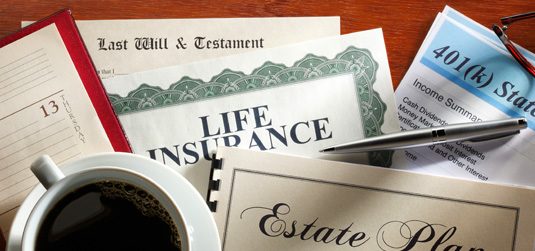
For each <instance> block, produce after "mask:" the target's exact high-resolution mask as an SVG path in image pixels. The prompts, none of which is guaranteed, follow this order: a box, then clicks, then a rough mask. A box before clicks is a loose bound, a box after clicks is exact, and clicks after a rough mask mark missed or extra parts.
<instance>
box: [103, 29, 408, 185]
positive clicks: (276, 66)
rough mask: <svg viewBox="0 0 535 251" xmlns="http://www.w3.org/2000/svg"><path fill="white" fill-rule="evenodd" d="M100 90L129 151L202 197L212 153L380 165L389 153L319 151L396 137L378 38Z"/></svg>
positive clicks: (172, 71)
mask: <svg viewBox="0 0 535 251" xmlns="http://www.w3.org/2000/svg"><path fill="white" fill-rule="evenodd" d="M104 85H105V87H106V89H107V91H108V93H111V94H110V100H111V101H112V104H113V106H114V109H115V111H116V113H117V114H118V116H119V120H120V121H121V123H122V125H123V127H124V130H125V132H126V135H127V137H128V138H129V141H130V143H131V145H132V149H133V152H134V153H137V154H141V155H145V156H147V157H150V158H152V159H155V160H158V161H160V162H162V163H165V164H167V165H169V166H171V167H173V168H174V169H175V170H177V171H179V172H180V173H181V174H183V175H184V176H185V177H186V178H187V179H188V180H189V181H190V182H191V183H193V185H194V186H195V187H196V188H197V189H198V190H199V191H200V192H201V194H205V193H206V192H207V180H208V174H209V166H210V160H211V155H212V154H213V152H214V151H215V149H216V147H217V146H218V145H226V146H237V147H243V148H248V149H256V150H262V151H276V152H287V153H293V154H300V155H307V156H313V157H322V158H336V159H339V160H346V161H359V162H363V163H372V164H375V165H388V164H389V163H390V160H391V159H390V158H391V153H390V152H386V153H370V154H361V155H357V154H351V155H328V156H327V155H323V154H320V153H319V152H318V151H319V150H320V149H323V148H326V147H329V146H331V145H335V144H340V143H344V142H346V141H350V140H356V139H360V138H364V137H372V136H376V135H379V134H382V133H387V132H393V131H398V130H399V125H398V122H397V118H396V117H395V116H394V112H395V108H394V107H395V106H394V96H393V88H392V80H391V78H390V70H389V66H388V60H387V56H386V49H385V45H384V40H383V34H382V31H381V30H380V29H374V30H369V31H363V32H357V33H353V34H348V35H344V36H335V37H329V38H325V39H319V40H314V41H308V42H303V43H298V44H293V45H289V46H284V47H277V48H272V49H264V50H257V51H254V52H249V53H244V54H239V55H234V56H228V57H224V58H218V59H214V60H208V61H202V62H197V63H192V64H185V65H177V66H173V67H168V68H162V69H157V70H152V71H146V72H140V73H135V74H130V75H126V76H119V77H115V78H110V79H105V80H104ZM127 90H131V91H127Z"/></svg>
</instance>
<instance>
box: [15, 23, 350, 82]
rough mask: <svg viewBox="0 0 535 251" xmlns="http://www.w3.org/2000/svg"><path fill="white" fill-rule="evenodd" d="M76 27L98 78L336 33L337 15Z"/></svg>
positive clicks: (337, 32) (337, 25) (338, 24)
mask: <svg viewBox="0 0 535 251" xmlns="http://www.w3.org/2000/svg"><path fill="white" fill-rule="evenodd" d="M29 23H30V22H23V23H22V25H23V26H24V25H27V24H29ZM76 25H77V26H78V29H79V30H80V34H81V35H82V38H83V40H84V43H85V45H86V47H87V50H88V51H89V54H90V55H91V58H92V60H93V62H94V64H95V68H96V70H97V72H98V74H99V76H100V77H101V78H109V77H113V76H115V75H125V74H129V73H134V72H138V71H146V70H151V69H156V68H161V67H166V66H173V65H177V64H184V63H189V62H193V61H198V60H205V59H208V58H215V57H221V56H226V55H231V54H236V53H242V52H246V51H251V50H256V49H265V48H271V47H276V46H280V45H285V44H291V43H296V42H301V41H307V40H311V39H316V38H320V37H327V36H334V35H340V17H276V18H202V19H194V18H192V19H130V20H127V19H125V20H77V21H76Z"/></svg>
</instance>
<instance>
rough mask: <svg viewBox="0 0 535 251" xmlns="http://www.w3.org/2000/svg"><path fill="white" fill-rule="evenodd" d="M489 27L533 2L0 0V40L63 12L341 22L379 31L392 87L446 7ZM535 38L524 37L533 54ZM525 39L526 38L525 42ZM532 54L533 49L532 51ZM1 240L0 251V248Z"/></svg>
mask: <svg viewBox="0 0 535 251" xmlns="http://www.w3.org/2000/svg"><path fill="white" fill-rule="evenodd" d="M446 4H447V5H449V6H451V7H453V8H454V9H457V10H458V11H460V12H462V13H464V14H465V15H467V16H469V17H471V18H472V19H474V20H476V21H477V22H479V23H481V24H483V25H484V26H487V27H490V26H491V25H492V24H493V23H495V22H498V21H499V18H500V17H503V16H508V15H513V14H518V13H524V12H527V11H533V7H534V6H533V1H532V0H527V1H526V0H509V1H488V0H482V1H462V0H455V1H442V0H440V1H437V0H428V1H414V0H405V1H385V0H361V1H357V0H353V1H349V0H348V1H339V0H335V1H285V0H266V1H242V0H224V1H198V0H197V1H191V0H182V1H173V0H161V1H150V0H129V1H121V0H113V1H102V0H79V1H73V0H70V1H68V0H56V1H39V0H3V1H2V4H0V13H1V15H0V37H3V36H5V35H7V34H9V33H12V32H14V31H16V30H17V29H19V27H20V21H21V20H37V19H40V18H43V17H45V16H47V15H50V14H52V13H54V12H56V11H57V10H59V9H62V8H70V9H72V11H73V15H74V17H75V18H76V19H80V20H82V19H128V18H208V17H277V16H281V17H282V16H340V17H341V22H342V23H341V27H342V30H341V32H342V34H345V33H350V32H355V31H360V30H366V29H371V28H377V27H382V28H383V32H384V37H385V42H386V48H387V52H388V58H389V62H390V69H391V74H392V81H393V83H394V85H395V86H397V84H398V83H399V82H400V81H401V79H402V77H403V75H404V74H405V71H406V70H407V69H408V67H409V65H410V63H411V62H412V60H413V57H414V56H415V54H416V52H417V50H418V48H419V47H420V45H421V43H422V41H423V39H424V37H425V35H426V33H427V31H428V29H429V28H430V26H431V24H432V23H433V20H434V18H435V16H436V14H437V13H438V12H439V11H441V10H442V9H443V8H444V6H445V5H446ZM534 35H535V33H533V32H531V34H529V33H528V32H527V31H526V32H524V36H525V37H523V38H521V39H522V40H523V41H529V43H531V44H529V45H527V46H526V47H527V48H533V47H534V46H533V43H534V42H535V39H533V38H534ZM528 36H529V37H528ZM532 51H533V49H532ZM2 242H3V240H2V239H1V238H0V250H3V249H2V246H3V243H2Z"/></svg>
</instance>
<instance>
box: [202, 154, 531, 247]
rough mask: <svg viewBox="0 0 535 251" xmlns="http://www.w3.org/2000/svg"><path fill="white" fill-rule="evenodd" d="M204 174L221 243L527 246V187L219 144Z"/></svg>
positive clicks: (529, 212) (528, 207)
mask: <svg viewBox="0 0 535 251" xmlns="http://www.w3.org/2000/svg"><path fill="white" fill-rule="evenodd" d="M212 178H213V179H212V180H211V181H212V182H211V183H212V184H218V185H217V186H213V188H214V190H213V191H212V193H211V194H210V203H209V205H212V206H211V208H212V211H213V212H214V219H215V221H216V223H217V227H218V230H219V235H220V237H221V243H222V250H229V251H230V250H299V251H301V250H302V251H316V250H321V251H323V250H365V251H409V250H410V251H430V250H432V251H439V250H443V251H454V250H455V251H491V250H492V251H498V250H499V251H532V250H533V248H534V236H535V224H533V223H534V221H535V190H533V189H532V188H519V187H516V186H508V185H497V184H491V183H484V182H478V181H469V180H460V179H455V178H451V177H439V176H434V175H426V174H421V173H415V172H408V171H402V170H396V169H393V168H376V167H370V166H366V165H358V164H352V163H343V162H338V161H325V160H319V159H311V158H303V157H296V156H289V155H283V154H274V153H267V152H258V151H249V150H244V149H238V148H227V147H220V148H218V150H217V157H216V158H215V160H214V171H213V177H212ZM260 189H261V191H259V190H260Z"/></svg>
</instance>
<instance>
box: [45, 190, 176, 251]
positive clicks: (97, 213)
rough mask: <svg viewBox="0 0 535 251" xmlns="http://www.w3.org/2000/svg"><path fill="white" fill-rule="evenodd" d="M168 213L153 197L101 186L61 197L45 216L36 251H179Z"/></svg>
mask: <svg viewBox="0 0 535 251" xmlns="http://www.w3.org/2000/svg"><path fill="white" fill-rule="evenodd" d="M180 245H181V243H180V238H179V236H178V233H177V229H176V225H175V224H174V223H173V221H172V220H171V218H170V216H169V213H168V212H167V211H166V210H165V209H164V208H163V207H162V206H161V204H160V203H159V202H158V201H157V200H155V199H154V198H153V197H152V195H150V194H148V193H147V192H146V191H144V190H142V189H139V188H137V187H135V186H132V185H129V184H126V183H121V182H109V181H107V182H99V183H95V184H90V185H87V186H84V187H82V188H79V189H78V190H76V191H74V192H72V193H70V194H68V195H67V196H65V197H64V198H62V199H61V200H60V201H59V202H58V203H57V204H56V205H55V206H54V207H53V209H52V211H51V212H50V213H49V214H48V215H47V216H46V218H45V220H44V222H43V225H42V227H41V229H40V230H39V233H38V236H37V243H36V250H37V251H44V250H55V251H62V250H77V251H82V250H162V251H165V250H174V251H176V250H180Z"/></svg>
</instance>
